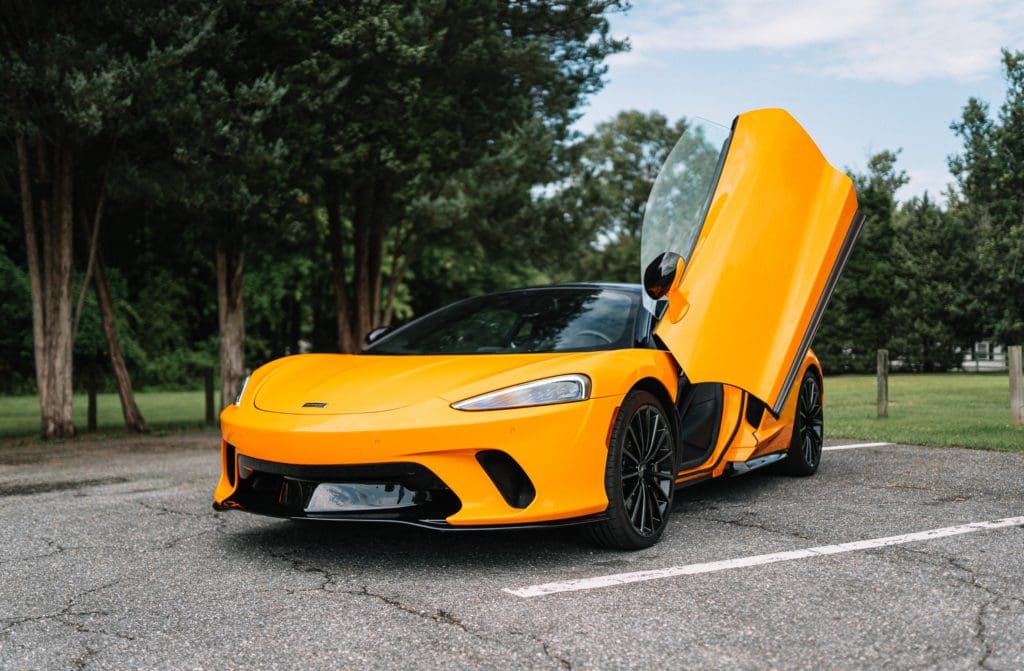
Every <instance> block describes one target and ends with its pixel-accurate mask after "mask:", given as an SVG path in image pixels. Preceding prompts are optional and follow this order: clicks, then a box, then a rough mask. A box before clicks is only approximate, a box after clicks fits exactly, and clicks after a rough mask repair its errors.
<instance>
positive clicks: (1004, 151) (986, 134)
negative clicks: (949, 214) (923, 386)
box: [949, 50, 1024, 344]
mask: <svg viewBox="0 0 1024 671" xmlns="http://www.w3.org/2000/svg"><path fill="white" fill-rule="evenodd" d="M1003 68H1004V71H1005V76H1006V84H1007V86H1006V98H1005V100H1004V101H1003V104H1002V105H1001V107H1000V109H999V114H998V117H997V118H996V119H992V118H991V117H990V115H989V112H988V105H987V104H986V103H984V102H982V101H979V100H977V99H974V98H972V99H971V100H969V101H968V103H967V105H966V106H965V107H964V110H963V114H962V117H961V119H960V120H959V121H957V122H954V123H953V124H952V126H951V127H952V129H953V131H954V132H956V134H957V135H958V136H960V138H961V140H962V141H963V145H964V148H963V152H962V153H961V154H959V155H957V156H954V157H952V158H951V159H950V163H949V166H950V170H951V171H952V172H953V174H954V176H955V177H956V178H957V182H958V185H959V187H960V193H959V194H955V195H954V196H953V198H952V200H951V209H952V210H953V212H954V213H955V216H956V218H957V219H959V220H962V221H964V222H969V224H970V226H971V227H972V229H973V230H974V231H975V235H976V237H977V239H978V240H979V241H980V242H979V248H978V263H979V266H980V268H982V269H984V272H983V274H981V275H980V276H979V278H978V281H977V282H976V283H975V285H974V286H973V289H974V291H975V292H976V293H977V295H978V296H980V298H981V299H982V300H981V304H982V307H983V309H982V313H981V319H982V323H983V328H984V329H985V334H986V336H988V337H995V339H996V340H998V341H1001V342H1003V343H1007V344H1018V343H1021V342H1024V52H1020V51H1009V50H1004V51H1003Z"/></svg>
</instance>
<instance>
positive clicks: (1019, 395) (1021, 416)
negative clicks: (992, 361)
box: [1006, 345, 1024, 425]
mask: <svg viewBox="0 0 1024 671" xmlns="http://www.w3.org/2000/svg"><path fill="white" fill-rule="evenodd" d="M1006 365H1007V367H1009V369H1010V423H1011V424H1018V425H1020V424H1024V374H1022V373H1021V353H1020V345H1011V346H1010V347H1008V348H1007V350H1006Z"/></svg>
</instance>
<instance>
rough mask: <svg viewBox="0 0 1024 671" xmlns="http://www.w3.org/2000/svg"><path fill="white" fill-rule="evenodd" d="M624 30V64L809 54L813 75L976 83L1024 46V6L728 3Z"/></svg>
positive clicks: (1003, 1)
mask: <svg viewBox="0 0 1024 671" xmlns="http://www.w3.org/2000/svg"><path fill="white" fill-rule="evenodd" d="M676 7H679V5H676ZM638 8H639V6H638ZM624 23H627V24H632V25H629V26H628V27H627V28H626V30H625V32H626V34H627V35H628V36H629V38H630V41H631V42H632V44H633V51H632V53H631V54H630V55H628V56H623V57H621V58H619V59H618V60H617V62H618V63H620V64H621V65H632V64H638V63H644V62H650V61H656V60H660V59H661V58H663V57H665V56H667V55H670V54H672V53H678V52H683V51H697V50H700V51H708V50H711V51H715V50H722V51H725V50H727V51H734V50H740V49H765V50H772V51H781V52H796V51H797V50H800V52H801V53H800V54H794V56H801V57H802V60H803V61H804V63H805V66H806V67H808V68H814V69H818V70H820V71H824V72H825V73H827V74H832V75H835V76H839V77H843V78H848V79H861V80H883V81H893V82H899V83H909V82H915V81H920V80H923V79H929V78H952V79H957V80H968V79H971V78H974V77H978V76H981V75H984V74H987V73H989V72H991V71H992V70H993V69H995V68H997V67H998V54H999V48H1000V47H1002V46H1007V47H1011V48H1012V47H1016V46H1018V45H1020V44H1021V43H1022V42H1024V2H1022V1H1021V0H889V1H886V0H861V1H860V2H848V1H847V2H828V1H821V0H819V1H814V0H793V1H790V2H778V1H775V2H770V1H766V0H719V1H718V2H708V3H690V2H687V3H685V4H684V5H682V7H681V8H677V9H675V10H670V11H667V12H662V13H661V14H660V15H659V16H652V17H650V18H644V19H640V18H639V17H638V19H637V20H636V21H634V20H631V19H626V21H625V22H624ZM808 50H810V51H808Z"/></svg>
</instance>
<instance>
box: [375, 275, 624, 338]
mask: <svg viewBox="0 0 1024 671" xmlns="http://www.w3.org/2000/svg"><path fill="white" fill-rule="evenodd" d="M639 304H640V297H639V292H631V291H626V290H620V289H610V288H604V287H593V288H579V287H551V288H544V289H526V290H523V291H515V292H509V293H501V294H490V295H487V296H479V297H477V298H470V299H468V300H465V301H461V302H459V303H454V304H452V305H449V306H448V307H445V308H441V309H440V310H437V311H436V312H432V313H430V314H428V315H425V316H423V317H421V318H420V319H417V320H415V321H413V322H411V323H409V324H407V325H406V326H404V327H402V328H400V329H398V330H397V331H395V332H394V333H391V334H389V335H387V336H385V337H383V338H381V339H380V340H378V341H377V342H375V343H374V344H373V345H372V346H370V347H369V348H368V349H367V350H366V353H367V354H485V353H493V354H497V353H500V354H510V353H522V352H587V351H594V350H605V349H623V348H627V347H632V346H633V345H634V340H635V332H634V323H635V319H636V313H637V308H638V307H639Z"/></svg>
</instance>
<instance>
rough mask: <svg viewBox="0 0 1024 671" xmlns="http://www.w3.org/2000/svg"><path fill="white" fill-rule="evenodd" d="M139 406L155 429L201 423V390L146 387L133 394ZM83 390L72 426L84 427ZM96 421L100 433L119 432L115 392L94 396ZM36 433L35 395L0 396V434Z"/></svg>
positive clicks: (121, 419) (120, 418) (203, 415)
mask: <svg viewBox="0 0 1024 671" xmlns="http://www.w3.org/2000/svg"><path fill="white" fill-rule="evenodd" d="M135 400H136V402H137V403H138V404H139V410H141V411H142V415H143V417H145V418H146V423H147V424H149V427H150V428H151V429H152V430H154V431H157V432H160V431H168V430H181V429H190V428H198V427H201V426H203V421H204V419H205V418H206V405H205V403H206V401H205V400H204V398H203V392H202V391H145V392H140V393H137V394H136V395H135ZM86 406H87V401H86V398H85V394H75V400H74V417H75V427H76V428H77V429H78V430H79V432H84V431H85V427H86V416H85V415H86ZM96 411H97V412H96V424H97V432H98V433H100V434H116V433H121V432H122V430H123V428H124V417H123V416H122V415H121V402H120V401H119V400H118V398H117V394H114V393H110V394H99V395H98V396H97V398H96ZM38 433H39V399H38V398H37V397H35V396H0V436H7V437H10V436H30V435H33V434H38Z"/></svg>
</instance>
